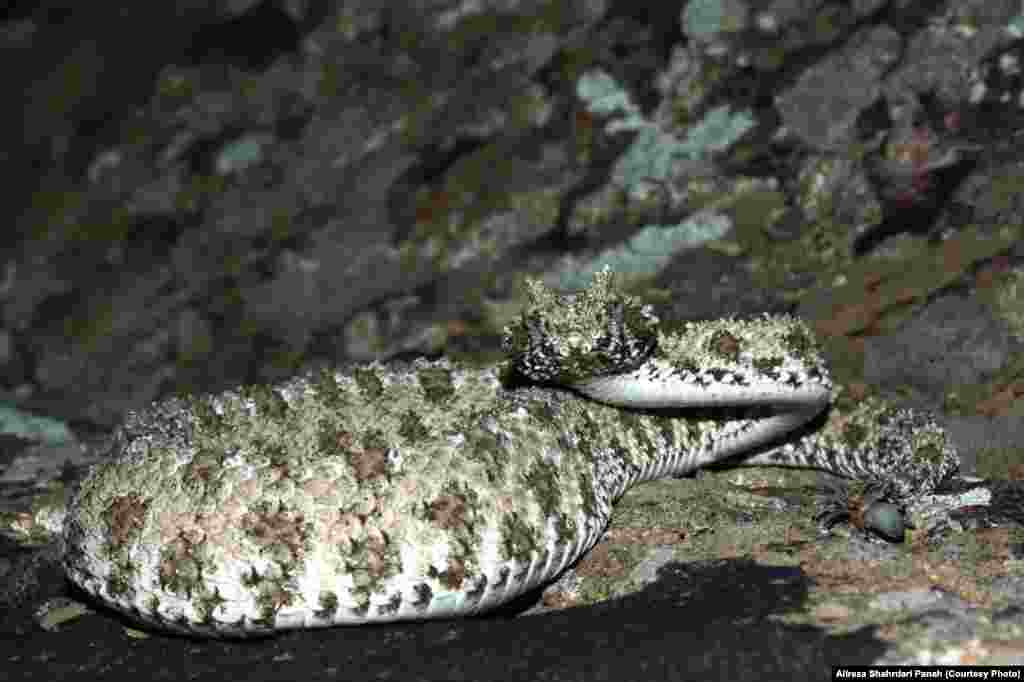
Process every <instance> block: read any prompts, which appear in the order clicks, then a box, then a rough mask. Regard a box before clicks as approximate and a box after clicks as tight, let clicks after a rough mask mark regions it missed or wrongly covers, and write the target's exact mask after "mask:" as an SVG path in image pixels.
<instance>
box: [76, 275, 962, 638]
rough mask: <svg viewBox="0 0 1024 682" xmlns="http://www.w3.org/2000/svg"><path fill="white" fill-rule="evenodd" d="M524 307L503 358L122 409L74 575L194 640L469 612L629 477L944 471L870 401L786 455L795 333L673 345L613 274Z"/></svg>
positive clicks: (927, 425) (795, 404)
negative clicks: (762, 469)
mask: <svg viewBox="0 0 1024 682" xmlns="http://www.w3.org/2000/svg"><path fill="white" fill-rule="evenodd" d="M529 295H530V303H529V305H528V307H527V309H526V310H525V311H524V312H523V314H522V316H521V317H520V318H519V320H518V321H517V322H516V323H515V324H513V325H512V326H511V327H510V328H509V329H508V330H507V332H506V338H505V347H506V350H507V352H508V355H509V358H510V359H509V361H507V362H506V363H502V364H500V365H498V366H493V367H486V368H472V367H469V366H465V365H460V364H457V363H454V362H450V361H448V360H440V361H436V362H428V361H424V360H420V361H416V362H413V363H411V364H407V363H392V364H379V363H374V364H369V365H363V366H352V367H348V368H345V369H341V370H325V371H322V372H320V373H318V374H314V375H311V376H307V377H298V378H293V379H289V380H287V381H284V382H281V383H278V384H275V385H257V386H245V387H241V388H238V389H234V390H230V391H226V392H223V393H220V394H217V395H205V396H196V397H186V398H172V399H168V400H165V401H162V402H159V403H155V404H154V405H152V406H151V407H149V408H147V409H145V410H143V411H140V412H138V413H134V414H132V415H130V416H129V418H128V419H127V421H126V423H125V424H124V426H123V427H122V428H121V429H120V430H119V432H118V433H117V435H116V438H115V441H114V453H113V454H112V457H111V458H110V459H109V461H106V462H104V463H103V464H101V465H98V466H97V467H96V468H95V469H94V471H93V472H91V474H90V475H89V477H88V478H87V479H86V480H85V481H84V482H83V483H82V485H81V488H80V489H79V491H78V492H77V494H76V496H75V498H74V500H73V502H72V504H71V505H70V507H69V510H68V514H67V516H66V519H65V522H64V536H65V543H66V554H65V565H66V571H67V574H68V576H69V577H70V578H71V580H72V581H74V582H75V583H77V584H78V585H80V586H81V587H82V588H84V589H85V590H86V591H88V592H90V593H92V594H93V595H95V596H96V597H98V598H99V599H101V600H102V601H104V602H106V603H107V604H109V605H111V606H113V607H115V608H117V609H119V610H120V611H123V612H124V613H126V614H128V615H130V616H132V617H134V618H135V619H138V620H140V621H143V622H145V623H147V624H149V625H150V626H153V627H156V628H160V629H167V630H174V631H181V632H187V633H190V634H193V635H200V636H251V635H260V634H267V633H272V632H275V631H280V630H285V629H290V628H313V627H321V626H329V625H337V624H359V623H376V622H384V621H394V620H405V619H422V618H441V617H451V616H461V615H467V614H473V613H479V612H482V611H486V610H488V609H491V608H493V607H495V606H497V605H499V604H502V603H505V602H507V601H509V600H510V599H512V598H513V597H515V596H516V595H519V594H520V593H522V592H524V591H525V590H527V589H530V588H534V587H537V586H541V585H543V584H545V583H547V582H550V581H552V580H553V579H554V578H556V577H557V576H558V574H559V573H560V572H561V571H563V570H564V569H565V568H566V567H567V566H568V565H569V564H571V563H572V562H573V561H575V560H576V559H577V558H579V557H580V556H581V555H582V554H583V553H585V552H586V551H587V550H588V549H590V548H591V547H592V546H593V545H594V544H595V543H596V542H597V540H598V539H599V537H600V536H601V534H602V532H603V531H604V529H605V527H606V525H607V523H608V520H609V515H610V513H611V507H612V504H613V503H614V502H615V500H616V499H617V498H618V497H619V496H621V495H622V493H623V492H624V491H625V490H626V489H627V488H628V487H630V486H631V485H634V484H636V483H639V482H642V481H648V480H652V479H655V478H659V477H664V476H673V475H680V474H685V473H687V472H692V471H694V470H696V469H698V468H700V467H702V466H705V465H707V464H710V463H715V462H721V461H722V460H724V459H726V458H735V457H736V456H737V455H744V454H746V453H748V452H750V451H751V450H755V451H756V454H754V455H753V456H751V457H749V458H747V459H745V460H743V462H742V463H744V464H771V465H792V466H810V467H817V468H823V469H829V470H832V471H834V472H836V473H839V474H842V475H844V476H848V477H855V478H859V479H862V480H872V479H884V480H887V481H891V482H895V485H897V487H898V490H899V494H900V495H902V496H904V497H905V498H907V499H911V498H914V497H915V496H920V495H923V494H926V493H928V492H930V491H931V490H932V489H933V488H934V487H935V486H936V485H937V484H938V483H939V482H940V481H941V480H942V479H944V478H946V477H947V476H948V475H949V474H950V473H951V472H953V471H954V470H955V469H956V467H957V457H956V454H955V452H954V450H953V448H952V446H951V444H950V443H949V442H948V439H947V437H946V435H945V433H944V432H943V431H942V429H941V428H940V427H939V426H938V425H937V424H936V423H935V421H934V420H932V419H931V418H930V417H928V416H927V415H924V414H921V413H916V412H911V411H908V410H898V409H894V408H892V407H889V406H887V405H885V404H883V403H880V402H877V401H872V400H866V401H863V402H862V403H861V404H859V405H858V406H857V407H856V408H854V409H852V410H850V411H847V412H845V413H843V414H842V415H831V414H830V415H829V417H828V419H825V420H823V425H822V426H821V427H820V428H819V429H818V430H816V431H815V432H813V433H811V434H809V435H804V436H803V437H801V438H799V439H797V440H793V441H791V442H785V441H782V440H781V439H780V436H782V435H783V434H785V433H787V432H789V431H791V430H792V429H794V428H796V427H798V426H800V425H802V424H804V423H805V422H806V421H807V420H809V419H811V418H813V417H814V416H816V415H817V414H819V413H820V412H821V411H822V410H824V409H825V408H826V406H827V405H828V403H829V400H830V392H831V390H832V385H831V382H830V379H829V376H828V372H827V369H826V367H825V366H824V362H823V360H822V358H821V356H820V355H819V353H818V351H817V348H816V346H815V343H814V340H813V335H812V333H811V332H810V330H809V329H808V327H807V326H806V325H805V324H804V323H802V322H801V321H799V320H796V319H793V318H789V317H775V316H763V317H760V318H756V319H752V320H747V321H740V320H732V319H726V320H715V321H709V322H701V323H688V324H683V325H677V326H676V327H675V328H672V329H671V330H669V329H668V328H666V327H664V326H662V325H661V324H659V322H658V320H657V318H655V317H654V315H653V314H652V313H651V312H650V310H649V308H648V307H646V306H643V305H642V304H640V303H639V302H637V301H635V300H634V299H632V298H631V297H628V296H625V295H623V294H620V293H618V292H616V291H615V289H614V288H613V283H612V275H611V273H610V272H608V271H607V270H606V271H605V272H602V273H600V274H598V275H597V276H596V277H595V279H594V282H593V284H592V286H591V287H590V288H589V289H587V290H585V291H583V292H580V293H577V294H574V295H570V296H559V295H556V294H554V293H552V292H550V291H548V290H547V289H545V288H544V287H543V286H542V285H541V284H540V283H537V282H531V283H530V285H529ZM570 387H571V388H572V389H573V390H568V389H569V388H570ZM766 443H768V444H770V445H771V447H770V448H767V449H766V447H764V445H765V444H766ZM737 463H740V462H737Z"/></svg>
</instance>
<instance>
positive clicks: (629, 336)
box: [502, 266, 658, 385]
mask: <svg viewBox="0 0 1024 682" xmlns="http://www.w3.org/2000/svg"><path fill="white" fill-rule="evenodd" d="M612 280H613V276H612V272H611V269H610V268H609V267H608V266H605V268H604V269H603V270H601V271H600V272H597V273H595V274H594V279H593V282H592V283H591V285H590V286H589V287H588V288H586V289H584V290H582V291H579V292H577V293H573V294H558V293H555V292H554V291H552V290H550V289H548V288H547V287H546V286H545V285H544V283H543V282H541V281H540V280H536V279H528V280H527V282H526V287H527V297H528V304H527V306H526V308H525V309H524V310H523V312H522V314H521V315H520V316H519V318H518V319H517V320H516V321H515V322H513V323H512V324H510V325H509V326H508V327H506V328H505V334H504V338H503V340H502V347H503V348H504V350H505V353H506V354H507V355H508V357H509V359H510V362H511V366H512V369H513V370H515V371H517V372H518V373H519V374H521V375H523V376H524V377H526V378H528V379H530V380H531V381H535V382H540V383H548V382H553V383H558V384H564V385H573V384H576V383H578V382H580V381H582V380H585V379H592V378H596V377H602V376H608V375H612V374H621V373H623V372H629V371H632V370H634V369H636V368H637V367H639V366H640V365H642V364H643V363H644V362H646V361H647V359H648V358H649V357H650V356H651V354H652V353H653V352H654V349H655V347H656V346H657V343H658V318H657V317H656V316H655V315H654V313H653V312H652V310H651V307H650V306H649V305H644V304H643V303H641V302H640V301H639V299H637V298H635V297H633V296H628V295H626V294H623V293H621V292H619V291H616V290H615V287H614V283H613V281H612Z"/></svg>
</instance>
